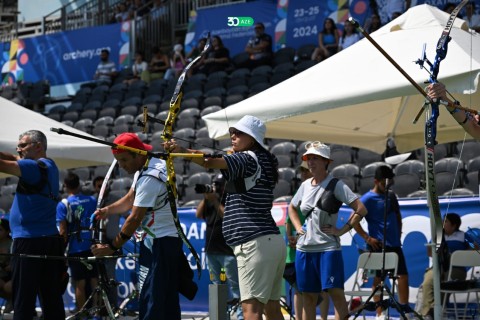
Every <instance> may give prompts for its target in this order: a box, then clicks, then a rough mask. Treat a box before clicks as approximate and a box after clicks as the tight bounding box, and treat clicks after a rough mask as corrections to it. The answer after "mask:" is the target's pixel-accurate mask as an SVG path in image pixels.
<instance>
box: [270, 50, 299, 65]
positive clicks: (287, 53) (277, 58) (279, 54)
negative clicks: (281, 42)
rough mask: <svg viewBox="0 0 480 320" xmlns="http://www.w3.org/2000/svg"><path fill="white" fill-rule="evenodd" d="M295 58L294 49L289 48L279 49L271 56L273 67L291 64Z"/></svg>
mask: <svg viewBox="0 0 480 320" xmlns="http://www.w3.org/2000/svg"><path fill="white" fill-rule="evenodd" d="M294 58H295V49H294V48H291V47H285V48H281V49H279V50H278V51H276V52H275V53H274V54H273V65H274V66H278V65H280V64H282V63H287V62H290V63H291V62H293V60H294Z"/></svg>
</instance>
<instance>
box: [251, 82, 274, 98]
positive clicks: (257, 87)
mask: <svg viewBox="0 0 480 320" xmlns="http://www.w3.org/2000/svg"><path fill="white" fill-rule="evenodd" d="M268 88H270V83H269V82H260V83H256V84H254V85H252V86H251V87H250V95H251V94H255V93H259V92H262V91H264V90H267V89H268Z"/></svg>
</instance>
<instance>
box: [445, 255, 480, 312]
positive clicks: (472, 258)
mask: <svg viewBox="0 0 480 320" xmlns="http://www.w3.org/2000/svg"><path fill="white" fill-rule="evenodd" d="M454 267H465V268H470V269H468V270H467V277H466V280H467V281H458V283H459V284H460V285H458V286H454V287H455V288H451V287H449V288H448V289H447V288H445V287H444V288H445V289H443V290H440V292H441V293H442V294H444V297H443V304H442V310H443V313H444V314H446V313H448V312H449V311H451V309H449V308H447V303H448V302H449V301H448V300H453V301H452V304H453V311H454V312H455V319H460V318H462V317H463V318H464V319H467V317H468V316H469V315H468V314H467V309H468V305H469V303H470V295H472V294H473V295H475V299H474V303H476V304H477V306H476V307H477V310H478V308H479V307H480V304H479V293H480V286H479V285H478V282H475V277H474V274H475V267H480V254H479V253H478V252H476V251H474V250H457V251H455V252H454V253H452V255H451V256H450V268H449V269H448V277H447V281H455V280H453V279H452V269H453V268H454ZM477 271H478V268H477ZM468 280H471V281H468ZM477 281H478V280H477ZM457 295H458V296H457ZM449 296H450V298H449ZM457 300H458V301H457ZM460 303H464V308H463V310H462V312H461V313H459V308H458V306H457V304H460Z"/></svg>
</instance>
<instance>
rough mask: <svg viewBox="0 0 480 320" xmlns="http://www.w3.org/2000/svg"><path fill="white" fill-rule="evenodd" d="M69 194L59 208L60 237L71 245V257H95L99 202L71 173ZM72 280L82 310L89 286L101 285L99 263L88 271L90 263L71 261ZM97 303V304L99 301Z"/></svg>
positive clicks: (67, 188) (68, 183)
mask: <svg viewBox="0 0 480 320" xmlns="http://www.w3.org/2000/svg"><path fill="white" fill-rule="evenodd" d="M63 185H64V187H65V191H66V193H67V194H68V197H67V198H66V199H63V200H62V201H61V202H59V203H58V205H57V222H58V224H59V229H60V236H62V237H63V238H64V239H65V243H66V244H67V246H68V252H67V256H68V257H79V258H86V257H91V256H92V252H91V251H90V247H91V246H92V233H91V232H90V217H91V215H92V214H93V213H94V212H95V208H96V205H97V202H96V201H95V198H94V197H92V196H86V195H84V194H82V193H81V187H80V179H79V177H78V175H76V174H74V173H69V174H67V176H66V177H65V179H64V181H63ZM68 264H69V266H70V272H71V277H72V279H73V281H74V285H75V303H76V307H77V310H80V309H81V308H82V307H83V306H84V304H85V301H86V300H87V294H86V286H87V283H89V284H90V286H91V288H92V289H93V288H95V287H96V286H97V284H98V277H97V272H98V271H97V268H96V264H94V265H91V268H90V269H88V268H87V266H86V264H85V263H84V262H81V261H77V260H70V261H69V263H68ZM95 302H96V301H95Z"/></svg>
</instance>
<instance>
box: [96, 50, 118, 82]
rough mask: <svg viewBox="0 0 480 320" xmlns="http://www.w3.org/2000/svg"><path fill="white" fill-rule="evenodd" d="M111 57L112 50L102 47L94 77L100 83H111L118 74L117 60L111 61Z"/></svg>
mask: <svg viewBox="0 0 480 320" xmlns="http://www.w3.org/2000/svg"><path fill="white" fill-rule="evenodd" d="M109 57H110V51H108V50H107V49H102V51H101V52H100V63H99V64H98V66H97V71H96V72H95V75H94V79H95V80H97V82H98V83H103V84H107V85H111V84H112V82H113V79H114V78H115V77H116V76H117V68H116V66H115V62H113V61H110V59H109Z"/></svg>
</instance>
